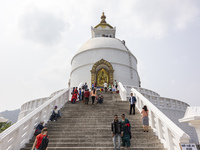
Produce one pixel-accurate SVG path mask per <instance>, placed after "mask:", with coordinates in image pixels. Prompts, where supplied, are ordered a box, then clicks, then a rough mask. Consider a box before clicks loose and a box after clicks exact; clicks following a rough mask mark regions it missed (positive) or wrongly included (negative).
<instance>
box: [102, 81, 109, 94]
mask: <svg viewBox="0 0 200 150" xmlns="http://www.w3.org/2000/svg"><path fill="white" fill-rule="evenodd" d="M103 86H104V90H105V92H107V90H108V89H107V86H108V83H107V82H105V83H104V84H103Z"/></svg>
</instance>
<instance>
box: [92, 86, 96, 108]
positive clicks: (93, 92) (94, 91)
mask: <svg viewBox="0 0 200 150" xmlns="http://www.w3.org/2000/svg"><path fill="white" fill-rule="evenodd" d="M96 94H97V92H96V90H95V88H93V89H92V91H91V96H92V106H94V100H95V98H96Z"/></svg>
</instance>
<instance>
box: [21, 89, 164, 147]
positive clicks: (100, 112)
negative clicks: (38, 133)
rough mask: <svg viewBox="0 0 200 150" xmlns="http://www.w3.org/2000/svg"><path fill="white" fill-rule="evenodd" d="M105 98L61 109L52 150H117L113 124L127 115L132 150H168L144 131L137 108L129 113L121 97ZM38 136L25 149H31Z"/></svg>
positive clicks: (51, 131)
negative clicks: (113, 135) (114, 141)
mask: <svg viewBox="0 0 200 150" xmlns="http://www.w3.org/2000/svg"><path fill="white" fill-rule="evenodd" d="M102 94H103V95H104V103H103V104H96V105H95V106H94V107H92V105H91V101H92V100H91V98H90V100H89V105H88V106H84V104H83V103H82V102H77V103H76V104H71V103H70V102H67V103H66V104H65V106H64V107H63V108H62V109H61V114H62V118H61V119H58V121H57V122H48V124H47V127H48V135H49V140H50V142H49V146H48V150H80V149H83V150H96V149H98V150H100V149H101V150H104V149H106V150H113V149H114V148H113V142H112V138H111V122H112V120H113V119H114V115H115V114H118V117H119V119H121V114H122V113H124V114H125V115H126V118H127V119H129V121H130V123H131V133H132V139H131V149H134V150H164V148H163V145H162V144H161V143H160V141H159V140H158V138H157V136H155V135H154V133H153V131H152V130H151V129H149V132H143V128H142V119H141V115H140V113H139V111H138V110H137V109H136V115H128V114H129V103H128V102H124V101H120V97H119V94H110V93H109V92H107V93H106V94H105V93H104V92H103V93H102ZM34 140H35V137H33V138H32V139H31V140H30V142H29V143H27V144H26V147H25V148H22V149H21V150H30V149H31V147H32V145H33V142H34Z"/></svg>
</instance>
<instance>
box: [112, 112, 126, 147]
mask: <svg viewBox="0 0 200 150" xmlns="http://www.w3.org/2000/svg"><path fill="white" fill-rule="evenodd" d="M111 131H112V138H113V143H114V148H115V150H117V149H118V150H120V146H121V137H122V136H123V130H122V123H121V122H120V121H119V120H118V116H117V115H115V116H114V120H113V121H112V123H111ZM116 138H117V139H118V147H117V145H116Z"/></svg>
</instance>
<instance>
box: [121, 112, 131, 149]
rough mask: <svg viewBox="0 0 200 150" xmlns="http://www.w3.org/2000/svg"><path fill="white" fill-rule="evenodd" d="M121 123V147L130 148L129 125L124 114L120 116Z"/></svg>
mask: <svg viewBox="0 0 200 150" xmlns="http://www.w3.org/2000/svg"><path fill="white" fill-rule="evenodd" d="M120 121H121V122H122V130H123V136H122V146H123V148H125V145H126V146H127V148H128V149H129V148H130V139H131V125H130V122H129V120H128V119H126V118H125V114H122V119H121V120H120Z"/></svg>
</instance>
